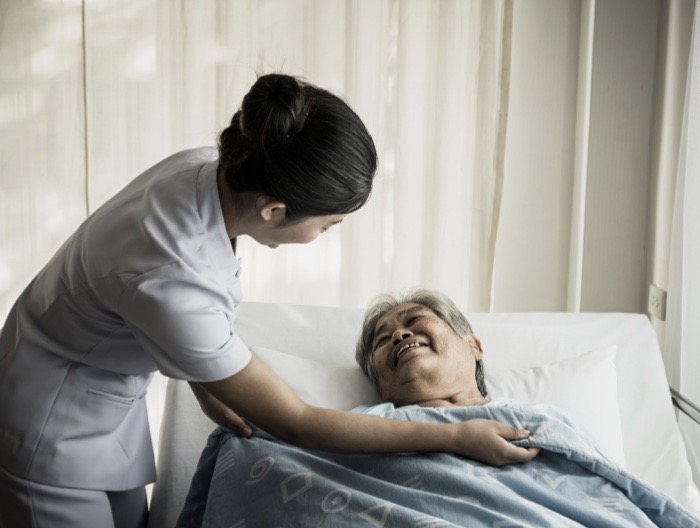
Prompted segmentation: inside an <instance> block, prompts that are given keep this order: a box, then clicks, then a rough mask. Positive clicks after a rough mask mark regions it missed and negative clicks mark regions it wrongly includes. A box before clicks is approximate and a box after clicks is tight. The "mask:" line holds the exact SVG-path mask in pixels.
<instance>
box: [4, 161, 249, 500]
mask: <svg viewBox="0 0 700 528" xmlns="http://www.w3.org/2000/svg"><path fill="white" fill-rule="evenodd" d="M216 170H217V151H216V149H214V148H200V149H194V150H188V151H184V152H180V153H178V154H175V155H173V156H171V157H169V158H167V159H165V160H163V161H162V162H160V163H158V164H157V165H155V166H154V167H152V168H150V169H149V170H147V171H146V172H144V173H143V174H142V175H140V176H139V177H137V178H136V179H135V180H133V181H132V182H131V183H130V184H129V185H127V186H126V187H125V188H124V189H123V190H122V191H120V192H119V193H118V194H117V195H116V196H114V197H113V198H112V199H111V200H109V201H108V202H107V203H106V204H105V205H104V206H102V207H101V208H100V209H98V210H97V211H96V212H95V213H94V214H93V215H91V216H90V217H89V218H88V219H87V220H86V221H85V222H84V223H83V224H82V225H81V226H80V227H79V228H78V230H77V231H76V232H75V234H74V235H73V236H72V237H71V238H70V239H68V241H66V243H65V244H64V245H63V246H62V247H61V248H60V249H59V251H58V252H57V253H56V255H55V256H54V257H53V259H52V260H51V261H50V262H49V263H48V264H47V265H46V267H45V268H44V269H43V270H42V271H41V272H40V273H39V275H38V276H37V277H36V278H35V279H34V280H33V281H32V282H31V283H30V284H29V286H28V287H27V289H26V290H25V291H24V293H22V295H21V296H20V298H19V299H18V301H17V303H16V304H15V306H14V307H13V308H12V310H11V312H10V314H9V316H8V319H7V321H6V323H5V326H4V327H3V329H2V331H1V333H0V466H2V467H4V468H5V469H6V470H8V471H10V472H12V473H14V474H15V475H17V476H19V477H22V478H25V479H29V480H33V481H37V482H42V483H45V484H52V485H58V486H66V487H79V488H91V489H102V490H124V489H131V488H134V487H137V486H141V485H143V484H145V483H148V482H153V481H154V480H155V465H154V461H153V451H152V447H151V441H150V435H149V430H148V419H147V416H146V407H145V400H144V396H145V393H146V387H147V385H148V383H149V381H150V379H151V377H152V373H153V371H155V370H160V371H161V372H162V373H163V374H165V375H166V376H170V377H173V378H178V379H185V380H190V381H215V380H219V379H223V378H226V377H228V376H231V375H233V374H235V373H236V372H238V371H239V370H241V369H242V368H243V367H244V366H245V365H247V363H248V361H249V360H250V357H251V355H250V351H249V350H248V348H247V347H246V346H245V344H243V342H242V341H241V340H240V338H238V337H237V336H236V335H235V334H234V333H233V320H234V317H235V314H236V310H237V305H238V304H239V303H240V301H241V287H240V282H239V280H238V273H239V263H238V260H237V259H236V257H235V255H234V253H233V250H232V248H231V242H230V240H229V239H228V236H227V234H226V229H225V227H224V221H223V214H222V211H221V206H220V202H219V195H218V191H217V184H216Z"/></svg>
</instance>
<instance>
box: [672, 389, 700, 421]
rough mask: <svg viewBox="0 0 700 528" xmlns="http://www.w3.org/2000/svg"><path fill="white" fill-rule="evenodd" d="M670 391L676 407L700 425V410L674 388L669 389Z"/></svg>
mask: <svg viewBox="0 0 700 528" xmlns="http://www.w3.org/2000/svg"><path fill="white" fill-rule="evenodd" d="M669 389H670V390H671V401H673V405H674V407H676V408H677V409H678V410H679V411H681V412H682V413H683V414H685V415H686V416H687V417H688V418H690V419H691V420H693V421H694V422H695V423H696V424H698V425H700V408H698V406H697V405H695V404H694V403H693V402H691V401H690V400H689V399H688V398H686V397H684V396H683V395H682V394H681V393H680V392H678V391H677V390H676V389H674V388H673V387H669Z"/></svg>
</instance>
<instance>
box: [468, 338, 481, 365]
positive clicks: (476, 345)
mask: <svg viewBox="0 0 700 528" xmlns="http://www.w3.org/2000/svg"><path fill="white" fill-rule="evenodd" d="M467 342H468V343H469V349H470V350H471V353H472V355H473V356H474V359H476V360H477V361H481V359H482V358H483V357H484V351H483V350H481V341H479V338H478V337H476V336H475V335H474V334H471V333H469V334H467Z"/></svg>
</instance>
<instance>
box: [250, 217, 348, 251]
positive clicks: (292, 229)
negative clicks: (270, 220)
mask: <svg viewBox="0 0 700 528" xmlns="http://www.w3.org/2000/svg"><path fill="white" fill-rule="evenodd" d="M343 218H345V215H344V214H340V215H326V216H310V217H308V218H305V219H304V220H301V221H300V222H294V223H290V224H285V223H280V224H276V225H275V224H268V225H267V226H265V228H263V229H260V230H259V231H258V232H257V233H255V234H254V235H253V238H254V239H255V240H256V241H257V242H258V243H260V244H264V245H266V246H268V247H271V248H276V247H279V245H280V244H308V243H309V242H312V241H313V240H315V239H316V237H317V236H318V235H320V234H321V233H324V232H325V231H326V230H327V229H329V228H330V227H332V226H334V225H336V224H339V223H340V222H342V221H343Z"/></svg>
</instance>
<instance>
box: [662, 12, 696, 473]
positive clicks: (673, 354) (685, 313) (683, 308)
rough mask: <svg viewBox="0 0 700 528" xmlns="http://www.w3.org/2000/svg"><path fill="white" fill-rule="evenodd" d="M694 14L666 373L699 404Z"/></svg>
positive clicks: (688, 434)
mask: <svg viewBox="0 0 700 528" xmlns="http://www.w3.org/2000/svg"><path fill="white" fill-rule="evenodd" d="M699 20H700V9H698V8H697V6H696V8H695V18H694V22H693V40H692V45H691V51H690V61H689V70H688V81H687V83H688V84H687V87H686V98H685V115H684V122H683V132H682V136H681V144H680V155H679V162H678V175H677V180H676V198H675V204H674V211H673V227H672V234H671V257H670V268H669V288H668V299H667V302H668V306H667V314H666V342H665V351H666V359H667V361H666V367H667V373H668V378H669V383H670V384H671V386H672V387H675V388H676V389H677V390H679V391H680V392H681V393H682V394H683V395H685V396H686V397H688V398H690V399H691V400H692V401H694V402H695V403H700V384H698V379H700V325H698V321H700V235H699V233H700V208H699V207H698V204H700V99H699V98H698V96H699V95H700V34H699V33H698V32H699V31H700V22H699ZM679 423H680V426H681V432H682V433H683V435H684V437H685V440H686V442H685V443H686V448H687V450H688V459H689V460H690V462H691V466H692V468H693V478H694V480H695V482H700V426H698V425H697V424H695V423H694V422H692V421H690V420H689V419H687V418H686V417H685V416H684V415H681V417H680V419H679Z"/></svg>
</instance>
